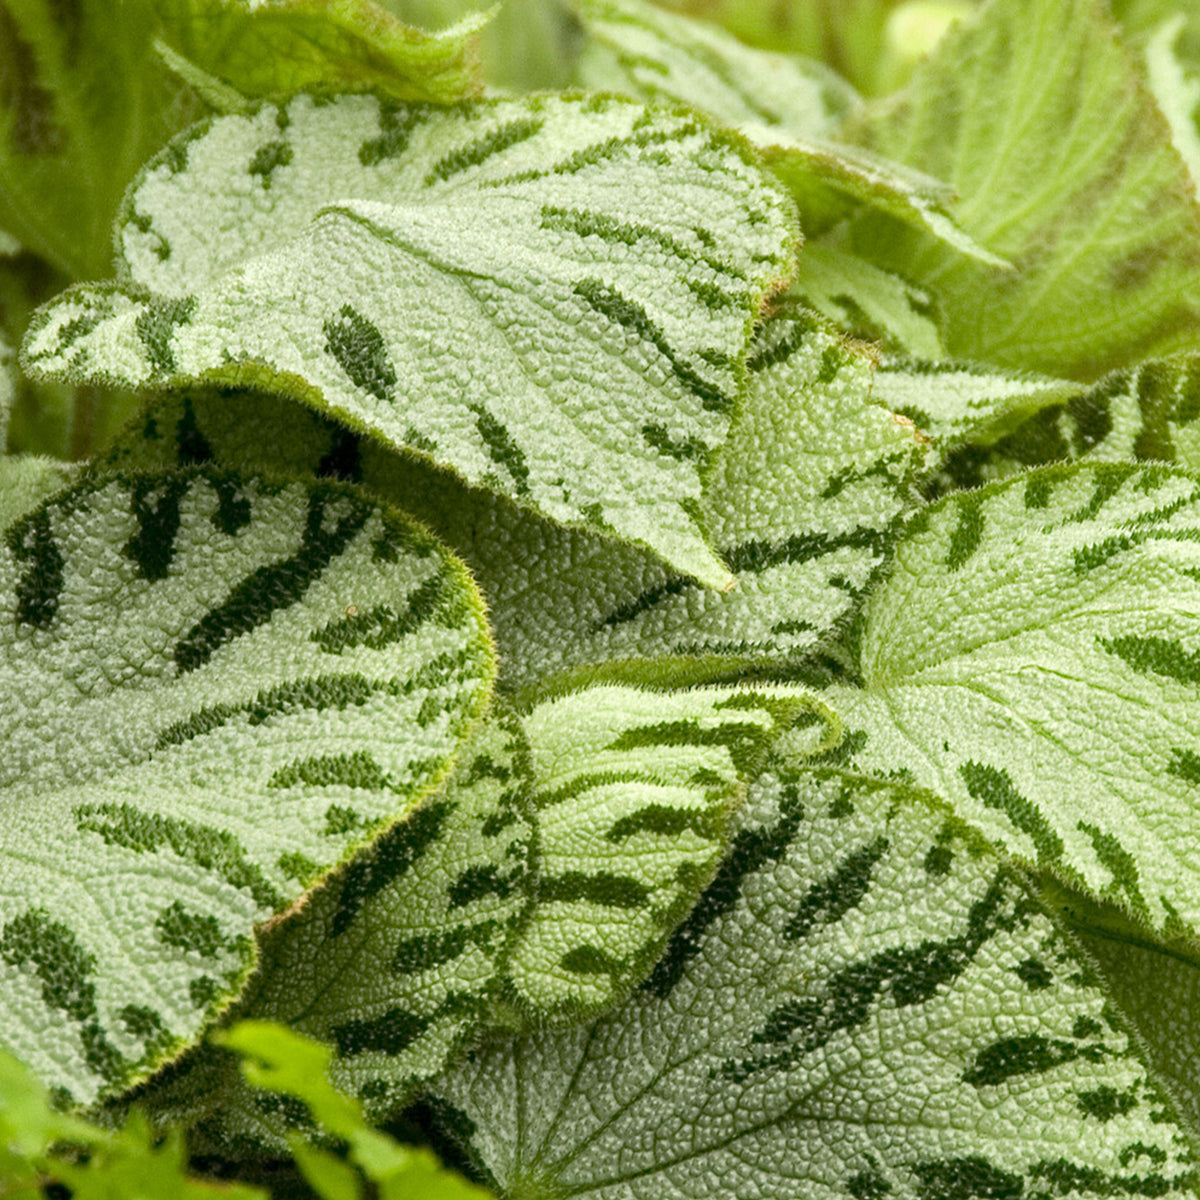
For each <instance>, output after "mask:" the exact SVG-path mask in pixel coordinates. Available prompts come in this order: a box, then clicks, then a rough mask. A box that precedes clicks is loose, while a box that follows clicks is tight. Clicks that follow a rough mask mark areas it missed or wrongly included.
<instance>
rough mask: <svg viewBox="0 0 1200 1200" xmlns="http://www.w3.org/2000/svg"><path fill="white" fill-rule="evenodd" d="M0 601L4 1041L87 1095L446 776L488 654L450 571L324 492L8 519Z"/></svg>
mask: <svg viewBox="0 0 1200 1200" xmlns="http://www.w3.org/2000/svg"><path fill="white" fill-rule="evenodd" d="M0 596H2V597H3V602H2V606H3V611H4V612H5V614H6V617H5V620H4V624H3V628H2V629H0V680H2V683H0V697H3V701H2V707H0V726H2V727H3V742H4V745H5V756H4V766H3V773H2V774H0V806H2V808H3V812H4V821H3V825H4V832H3V839H2V842H0V880H2V881H3V888H2V898H0V1008H2V1009H3V1011H4V1012H5V1014H6V1021H5V1025H4V1030H3V1035H2V1036H3V1039H4V1044H5V1046H6V1048H8V1049H10V1050H11V1051H13V1052H14V1053H15V1054H16V1055H17V1056H18V1057H19V1058H21V1059H22V1060H24V1061H26V1062H27V1063H28V1064H29V1065H30V1066H32V1067H33V1068H34V1069H35V1070H36V1071H37V1072H38V1074H39V1075H40V1076H41V1077H42V1078H44V1079H45V1080H46V1081H48V1082H50V1083H52V1084H54V1085H55V1086H59V1087H63V1088H66V1089H67V1090H68V1091H69V1092H70V1093H71V1094H72V1095H73V1096H74V1098H75V1099H76V1100H78V1101H81V1102H87V1101H90V1100H92V1099H93V1098H94V1097H95V1096H96V1095H97V1093H98V1092H101V1091H105V1090H112V1089H115V1088H117V1087H119V1086H120V1085H122V1084H126V1083H129V1082H132V1081H133V1080H135V1079H136V1078H138V1077H139V1076H142V1075H144V1074H146V1073H147V1071H148V1070H149V1069H150V1068H152V1067H153V1066H154V1065H156V1064H157V1063H158V1062H160V1061H162V1059H163V1058H164V1057H167V1056H170V1055H171V1054H172V1053H174V1052H175V1051H176V1050H177V1049H178V1048H179V1047H180V1046H181V1045H182V1044H183V1043H185V1042H186V1041H188V1040H190V1039H192V1038H194V1037H195V1035H196V1034H197V1033H198V1032H199V1031H200V1029H201V1028H202V1027H203V1026H204V1025H205V1024H206V1023H207V1021H208V1020H209V1019H210V1018H211V1017H212V1015H213V1014H214V1013H215V1012H217V1011H219V1009H220V1008H221V1007H223V1005H224V1003H225V1002H226V1001H227V999H228V998H229V997H230V995H231V994H234V993H236V992H237V991H238V990H240V987H241V984H242V981H243V979H244V976H245V974H246V972H247V971H248V970H249V968H250V966H251V965H252V963H253V961H254V958H255V951H254V947H253V944H252V938H251V931H252V929H253V928H254V926H256V925H258V924H261V923H262V922H265V921H267V920H268V919H269V918H271V917H272V915H273V914H277V913H281V912H283V911H285V910H286V909H287V908H288V907H289V906H290V905H291V904H292V903H293V902H294V901H295V900H296V899H297V897H299V896H300V895H301V894H302V892H303V891H304V890H305V888H306V887H307V886H308V885H310V884H311V883H313V882H314V881H315V880H316V879H317V878H318V877H319V876H320V875H322V874H323V873H325V872H326V871H328V870H329V869H330V868H331V867H332V866H334V865H335V864H336V863H337V862H338V861H339V860H341V859H342V858H344V857H345V856H346V854H347V852H348V851H349V850H350V849H351V848H354V847H357V846H359V845H362V844H363V843H364V842H366V841H368V840H369V839H370V838H371V836H372V835H373V834H375V833H378V832H379V831H380V830H381V829H383V828H384V827H386V826H387V825H390V824H391V823H392V822H393V821H395V820H396V819H397V818H398V817H402V816H405V815H407V813H408V812H409V811H410V810H411V809H412V808H413V807H414V805H415V804H416V803H417V802H418V801H419V800H420V799H421V797H422V796H424V795H425V794H426V793H428V792H429V791H430V790H431V789H432V788H433V787H434V786H436V784H437V783H438V781H439V780H440V778H441V777H442V776H444V775H445V774H446V773H447V772H448V770H449V767H450V761H451V757H452V755H453V753H454V751H455V749H456V747H457V745H458V743H459V741H460V740H461V738H462V737H463V735H464V734H465V732H466V730H467V727H468V726H469V724H470V722H471V721H472V720H473V719H474V718H475V717H476V716H477V714H478V712H479V710H480V708H481V706H482V705H483V704H484V703H485V702H486V698H487V694H488V691H489V683H490V680H491V677H492V674H493V672H494V661H493V655H492V651H491V648H490V645H489V639H488V635H487V631H486V626H485V623H484V621H483V616H482V609H481V605H480V602H479V598H478V594H477V593H476V592H475V591H474V588H473V585H472V584H471V583H470V580H469V578H468V577H467V575H466V572H465V571H464V570H463V568H462V566H461V564H460V563H458V562H457V561H456V560H454V559H453V558H452V557H451V556H449V555H448V554H447V553H445V551H444V550H442V549H441V548H440V547H439V545H438V543H437V542H436V541H435V540H434V539H433V538H432V537H431V536H430V535H429V534H427V533H426V532H424V531H421V530H419V529H418V528H417V527H415V526H412V525H410V524H409V523H408V522H407V521H405V520H403V519H401V518H400V517H399V515H398V514H396V513H394V512H392V511H390V510H387V509H384V508H381V507H380V506H379V505H378V504H376V503H373V502H370V501H368V500H366V499H365V498H364V497H363V496H361V495H360V494H358V493H356V492H354V491H352V490H350V489H347V488H344V487H342V486H340V485H333V484H321V485H314V486H307V485H303V484H288V485H284V484H267V483H262V482H253V481H246V480H242V479H239V478H238V477H237V476H233V475H229V474H220V473H209V474H205V473H190V474H188V473H181V474H172V475H157V476H145V475H129V476H121V477H115V478H111V479H109V480H100V481H99V482H91V483H86V484H81V485H79V486H78V487H76V488H74V489H72V490H71V491H69V492H67V493H65V494H63V495H60V496H58V497H56V498H54V499H52V500H50V501H48V502H47V503H46V504H44V505H43V506H41V507H39V508H37V509H35V510H33V511H32V512H30V513H28V514H27V515H26V516H24V517H23V518H22V519H21V520H20V521H18V522H17V523H16V524H15V525H12V526H11V527H10V528H9V529H8V531H7V532H6V534H5V535H4V548H3V552H2V557H0Z"/></svg>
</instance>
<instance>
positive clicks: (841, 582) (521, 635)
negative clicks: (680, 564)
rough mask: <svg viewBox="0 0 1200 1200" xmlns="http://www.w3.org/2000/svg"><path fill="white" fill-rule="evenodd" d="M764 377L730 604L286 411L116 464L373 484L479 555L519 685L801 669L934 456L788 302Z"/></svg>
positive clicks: (865, 363)
mask: <svg viewBox="0 0 1200 1200" xmlns="http://www.w3.org/2000/svg"><path fill="white" fill-rule="evenodd" d="M748 366H749V370H748V372H747V374H748V383H747V388H746V392H745V396H744V398H743V401H742V412H741V414H740V416H739V418H738V421H737V422H736V424H735V426H734V429H733V431H732V433H731V435H730V438H729V441H728V443H727V444H726V446H725V449H724V450H723V452H722V454H721V457H720V459H719V460H718V462H717V464H716V465H715V467H714V469H713V471H712V473H711V474H710V475H709V477H708V479H707V481H706V485H705V491H704V496H703V499H702V507H701V510H700V512H701V516H702V518H703V521H704V523H705V525H706V526H707V528H708V529H709V530H710V531H711V535H712V539H713V542H714V544H715V545H716V547H717V549H718V551H719V552H720V554H721V555H722V557H723V559H724V560H725V561H726V562H728V563H730V564H731V565H732V566H733V567H734V569H735V571H736V572H737V574H738V577H739V579H738V587H737V588H735V589H734V590H733V591H730V592H726V593H718V592H714V591H711V590H706V589H703V588H701V587H699V586H697V584H696V583H695V582H694V581H692V580H690V579H687V578H685V577H684V576H682V575H680V574H679V573H678V572H674V571H671V570H670V569H668V568H666V567H664V566H663V565H662V563H661V562H659V561H658V560H657V559H656V558H655V557H654V556H653V555H651V554H649V553H647V552H646V551H642V550H638V549H637V548H635V547H631V546H621V545H618V544H616V543H614V542H613V541H612V540H610V539H607V538H602V537H599V536H597V535H596V534H593V533H589V532H587V531H584V530H575V529H565V528H562V527H561V526H557V525H554V524H552V523H551V522H549V521H546V520H544V519H541V518H538V517H536V516H535V515H533V514H531V513H529V512H528V511H527V510H524V509H521V508H518V507H517V506H516V505H513V504H510V503H508V502H506V501H504V500H502V499H499V498H497V497H495V496H494V494H492V493H489V492H485V491H483V490H481V489H471V490H468V489H466V488H464V487H462V486H461V485H459V484H458V483H457V482H455V481H454V480H452V479H449V478H447V477H446V476H445V475H435V474H434V473H432V472H430V471H428V470H425V469H422V468H421V467H419V466H417V465H415V464H412V463H410V462H406V461H404V460H403V459H401V458H399V457H398V456H397V455H394V454H390V453H388V452H386V451H384V450H383V449H382V448H381V447H379V446H377V445H375V444H373V443H372V442H370V441H368V440H367V439H362V440H361V441H360V440H357V439H354V438H352V437H348V436H347V435H346V434H345V433H344V431H339V430H338V429H337V428H336V427H334V426H332V425H331V424H330V423H329V422H326V421H323V420H321V419H320V418H318V417H316V416H315V414H313V415H308V414H304V413H303V411H300V412H298V411H297V409H296V407H295V406H293V405H290V404H287V403H286V402H284V401H280V400H269V399H267V398H258V397H249V396H246V395H226V396H219V395H214V394H211V393H206V394H198V395H196V396H193V397H184V396H176V397H169V398H167V399H166V400H165V401H164V402H163V404H162V405H161V406H160V407H158V408H157V409H156V410H155V411H154V413H153V414H151V415H150V416H149V417H148V419H147V421H146V423H145V424H144V425H143V426H142V427H141V428H140V429H138V430H134V431H131V433H130V436H128V437H127V438H126V439H124V441H123V442H122V443H121V444H120V445H119V446H118V447H117V449H116V451H115V455H114V459H113V461H114V463H116V464H119V465H121V466H122V468H124V467H126V466H129V465H136V466H139V467H142V468H148V469H162V468H163V467H167V466H174V465H177V464H181V463H184V462H188V461H196V459H197V458H199V459H201V460H203V459H206V458H212V459H213V460H214V461H216V462H220V463H224V464H230V465H235V464H236V465H244V464H247V463H250V464H255V465H257V466H259V467H262V468H269V469H271V470H273V471H289V472H296V471H308V472H313V473H318V474H327V473H330V472H340V473H343V474H346V475H348V476H349V477H351V478H354V479H360V480H362V481H363V482H364V483H366V484H368V485H369V486H370V487H371V488H373V489H374V490H375V491H377V492H379V493H380V494H382V495H384V496H386V497H388V498H389V499H390V500H391V501H392V502H393V503H395V504H397V505H399V506H400V507H402V508H404V509H405V510H406V511H409V512H413V513H415V514H416V515H417V516H418V517H419V518H420V519H421V520H423V521H425V522H426V523H427V524H429V525H430V526H431V527H432V528H434V529H436V530H437V531H438V534H439V536H441V537H442V538H444V539H445V540H446V541H448V542H449V544H451V545H452V546H454V547H455V549H456V550H457V551H458V552H459V553H460V554H462V555H463V556H464V557H465V558H466V559H467V561H468V563H469V564H470V566H471V569H472V571H473V573H474V575H475V577H476V579H477V580H478V581H479V583H480V586H481V588H482V589H483V591H484V593H485V595H486V596H487V598H488V604H489V607H490V610H491V617H492V621H493V622H494V625H495V629H496V635H497V638H498V641H499V644H500V646H501V647H502V667H503V671H504V678H505V682H506V683H508V684H510V685H512V686H514V687H520V686H525V685H527V684H533V683H536V682H537V681H538V680H539V679H541V678H542V677H544V676H546V675H548V674H552V673H556V672H558V671H561V670H564V669H568V668H571V667H574V666H578V665H582V664H587V663H597V662H606V661H611V660H614V659H621V658H627V657H640V658H652V657H658V656H661V655H701V656H716V657H718V658H724V659H736V660H744V659H746V658H748V657H750V656H755V655H758V656H768V657H771V658H787V657H795V656H798V655H800V654H803V653H804V652H805V651H807V650H809V649H810V648H812V647H813V646H814V645H815V644H816V643H817V642H818V641H819V640H820V639H821V638H823V637H825V636H828V635H829V633H830V631H831V630H833V629H835V627H837V625H838V624H839V622H841V621H843V620H844V619H845V618H846V617H848V615H849V613H850V611H851V609H852V607H853V605H854V603H855V598H856V595H857V594H858V590H859V589H861V588H862V587H863V586H864V585H865V584H866V581H867V579H868V578H869V576H870V574H871V572H872V571H873V570H874V568H875V567H876V566H878V564H879V563H880V562H882V559H883V553H884V546H885V544H886V542H887V537H888V531H889V530H890V529H891V527H892V526H893V525H894V524H895V523H896V522H897V520H898V519H899V518H900V517H901V515H902V514H903V513H904V512H905V511H906V510H907V507H908V506H909V493H908V485H909V483H910V480H911V479H912V477H913V475H914V473H915V472H916V471H917V470H919V469H920V468H921V467H922V466H923V465H924V459H925V454H926V451H927V449H928V447H927V446H925V445H924V444H922V443H921V442H920V441H918V439H917V438H916V436H915V434H914V430H913V429H912V428H911V426H910V425H907V424H903V423H898V422H897V421H896V420H895V419H894V418H893V417H892V416H891V415H890V414H889V413H887V412H885V411H883V410H882V409H881V408H880V407H878V406H877V405H876V404H874V403H872V399H871V395H870V389H871V364H870V360H869V359H868V358H867V357H866V356H865V355H864V354H862V353H861V351H859V350H857V349H855V348H852V347H850V346H848V345H847V344H846V343H845V342H844V341H843V340H842V339H841V338H839V337H838V335H837V334H835V333H834V332H833V331H831V330H830V329H829V328H828V327H827V326H826V325H825V324H824V323H823V322H821V321H820V320H817V319H815V318H814V316H813V315H812V313H810V312H807V311H805V310H804V309H802V308H800V307H799V306H796V305H793V304H790V303H789V304H786V305H783V306H781V311H780V314H779V315H778V316H777V317H775V318H774V319H772V320H771V321H768V322H767V323H766V325H765V326H764V327H763V328H762V329H761V330H760V331H759V334H758V335H757V337H756V339H755V342H754V344H753V347H752V349H751V354H750V358H749V360H748Z"/></svg>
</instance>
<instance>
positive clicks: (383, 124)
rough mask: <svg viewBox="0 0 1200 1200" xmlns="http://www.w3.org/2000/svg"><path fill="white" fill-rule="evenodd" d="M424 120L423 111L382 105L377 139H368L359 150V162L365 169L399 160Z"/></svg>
mask: <svg viewBox="0 0 1200 1200" xmlns="http://www.w3.org/2000/svg"><path fill="white" fill-rule="evenodd" d="M422 120H423V117H422V114H421V110H420V109H418V108H409V107H407V106H404V105H397V104H388V103H387V102H386V101H384V102H382V103H381V104H380V113H379V128H380V129H381V130H382V131H383V132H382V133H380V135H379V136H378V137H376V138H368V139H367V141H365V142H363V144H362V145H361V146H359V148H358V161H359V162H360V163H362V165H363V166H364V167H375V166H378V165H379V164H380V163H381V162H386V161H387V160H388V159H390V158H397V157H398V156H399V155H401V154H403V153H404V151H405V149H407V147H408V139H409V138H410V137H411V136H412V131H413V130H414V129H415V128H416V127H417V126H418V125H419V124H420V123H421V121H422Z"/></svg>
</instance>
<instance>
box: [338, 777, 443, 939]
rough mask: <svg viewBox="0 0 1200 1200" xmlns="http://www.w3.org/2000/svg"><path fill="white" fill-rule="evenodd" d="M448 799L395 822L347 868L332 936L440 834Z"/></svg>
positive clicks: (413, 862) (390, 883)
mask: <svg viewBox="0 0 1200 1200" xmlns="http://www.w3.org/2000/svg"><path fill="white" fill-rule="evenodd" d="M451 807H452V806H451V804H450V803H449V801H446V800H440V801H438V802H437V803H436V804H429V805H426V806H425V807H424V808H419V809H417V811H416V812H415V813H413V814H412V816H411V817H409V818H408V819H407V820H406V821H401V822H400V823H398V824H396V825H393V826H392V827H391V828H390V829H389V830H387V832H386V833H384V835H383V836H382V837H381V838H380V839H379V840H378V841H377V842H376V843H375V844H374V845H373V846H370V847H368V848H367V849H366V850H365V851H364V852H363V853H362V854H360V855H359V856H358V857H357V858H356V859H354V860H353V862H351V863H350V865H349V866H348V867H347V868H346V872H345V874H344V875H343V876H342V884H341V891H340V892H339V893H338V902H337V910H336V911H335V912H334V914H333V921H332V923H331V925H330V928H329V935H330V937H340V936H341V935H342V934H343V933H345V932H346V930H347V929H349V928H350V926H351V925H352V924H353V923H354V919H355V917H357V916H358V913H359V910H360V909H361V908H362V906H363V905H364V904H366V903H367V901H368V900H370V899H372V898H373V897H374V896H377V895H378V894H379V893H380V892H381V891H383V890H384V888H387V887H390V886H391V885H392V884H393V883H395V882H396V880H397V879H400V878H401V877H402V876H404V875H406V874H407V873H408V872H409V871H410V870H412V868H413V866H414V865H415V864H416V862H417V860H418V859H419V858H420V857H421V855H423V854H424V853H425V851H426V850H428V849H429V847H430V846H432V845H433V843H434V842H436V841H437V839H438V838H439V837H440V836H441V832H442V827H443V826H444V825H445V823H446V818H447V817H448V816H449V815H450V812H451Z"/></svg>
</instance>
